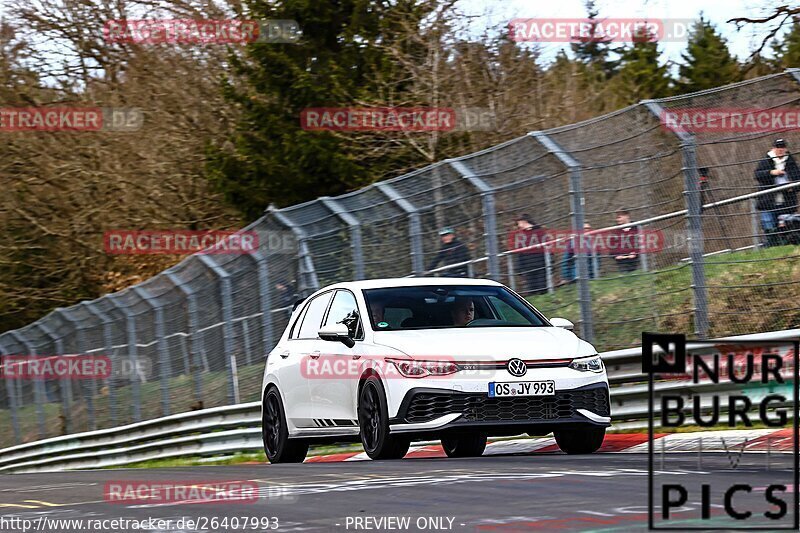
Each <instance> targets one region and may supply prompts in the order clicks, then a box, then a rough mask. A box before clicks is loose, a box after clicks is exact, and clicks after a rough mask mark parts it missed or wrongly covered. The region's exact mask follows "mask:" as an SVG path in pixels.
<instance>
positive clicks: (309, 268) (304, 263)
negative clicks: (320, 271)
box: [267, 205, 319, 292]
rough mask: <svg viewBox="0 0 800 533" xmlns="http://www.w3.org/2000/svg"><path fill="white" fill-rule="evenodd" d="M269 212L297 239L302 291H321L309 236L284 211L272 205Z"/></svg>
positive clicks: (268, 209)
mask: <svg viewBox="0 0 800 533" xmlns="http://www.w3.org/2000/svg"><path fill="white" fill-rule="evenodd" d="M267 211H268V212H269V213H271V214H272V216H274V217H275V218H276V219H277V220H278V222H280V223H281V224H283V225H284V226H286V227H287V228H289V230H290V231H291V232H292V233H294V236H295V238H296V239H297V246H298V248H299V260H300V268H299V269H298V271H299V272H300V280H299V281H300V289H301V290H304V291H305V290H307V291H309V292H314V291H316V290H317V289H319V280H318V279H317V270H316V268H314V261H313V260H312V258H311V251H310V250H309V249H308V235H307V234H306V232H305V230H304V229H303V228H301V227H300V225H299V224H296V223H295V222H294V221H293V220H292V219H291V218H289V217H288V216H287V215H286V213H284V212H283V210H281V209H278V208H277V207H275V206H274V205H270V206H269V207H268V208H267Z"/></svg>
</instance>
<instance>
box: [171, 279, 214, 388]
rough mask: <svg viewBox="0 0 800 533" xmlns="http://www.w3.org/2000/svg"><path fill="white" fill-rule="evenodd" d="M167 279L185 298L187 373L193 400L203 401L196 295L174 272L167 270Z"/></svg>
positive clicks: (203, 348) (201, 341) (201, 340)
mask: <svg viewBox="0 0 800 533" xmlns="http://www.w3.org/2000/svg"><path fill="white" fill-rule="evenodd" d="M165 273H166V275H167V278H169V280H170V281H171V282H172V284H173V285H175V286H176V287H177V288H178V290H179V291H181V293H183V295H184V296H185V297H186V309H187V314H188V315H189V324H188V327H189V359H190V361H189V372H190V374H191V376H192V387H193V390H194V399H195V400H196V401H202V400H203V378H202V375H201V372H200V369H201V368H202V367H203V365H202V361H201V354H202V353H203V352H204V350H205V346H204V345H203V343H204V339H203V332H202V331H199V330H200V315H199V313H200V310H199V309H198V307H197V294H196V293H195V290H194V289H193V288H192V287H191V286H190V285H189V284H187V283H184V282H183V280H182V279H181V278H179V277H178V276H177V275H176V274H175V273H174V272H171V271H169V270H167V271H166V272H165Z"/></svg>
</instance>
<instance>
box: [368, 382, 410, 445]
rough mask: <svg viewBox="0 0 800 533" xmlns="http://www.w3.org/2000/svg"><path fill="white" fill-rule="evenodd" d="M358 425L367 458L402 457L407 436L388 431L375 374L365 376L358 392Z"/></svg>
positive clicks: (384, 407)
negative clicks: (403, 436) (399, 435)
mask: <svg viewBox="0 0 800 533" xmlns="http://www.w3.org/2000/svg"><path fill="white" fill-rule="evenodd" d="M358 426H359V428H360V429H361V444H363V445H364V451H365V452H367V455H368V456H369V457H370V459H402V458H403V456H404V455H405V454H406V453H407V452H408V447H409V445H410V444H411V441H410V440H409V439H404V438H402V437H398V436H396V435H390V434H389V412H388V409H387V407H386V394H385V393H384V389H383V385H382V384H381V382H380V380H379V379H378V378H377V377H375V376H370V377H368V378H367V380H366V381H365V382H364V385H363V386H362V387H361V392H360V393H359V395H358Z"/></svg>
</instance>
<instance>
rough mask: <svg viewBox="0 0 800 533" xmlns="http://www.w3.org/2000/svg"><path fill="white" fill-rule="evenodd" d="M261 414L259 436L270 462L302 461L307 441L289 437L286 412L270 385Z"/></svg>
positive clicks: (275, 391)
mask: <svg viewBox="0 0 800 533" xmlns="http://www.w3.org/2000/svg"><path fill="white" fill-rule="evenodd" d="M262 411H263V412H262V415H261V438H262V439H263V441H264V453H265V454H266V455H267V459H268V460H269V462H270V463H272V464H277V463H302V462H303V461H305V459H306V454H308V441H305V440H302V439H290V438H289V428H288V427H287V425H286V412H285V411H284V409H283V402H282V401H281V395H280V394H279V393H278V389H276V388H275V387H270V388H269V390H268V391H267V394H265V395H264V404H263V409H262Z"/></svg>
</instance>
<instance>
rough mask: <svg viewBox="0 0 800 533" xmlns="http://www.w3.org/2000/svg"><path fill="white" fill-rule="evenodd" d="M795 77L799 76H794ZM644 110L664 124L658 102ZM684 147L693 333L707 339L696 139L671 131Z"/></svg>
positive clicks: (701, 201) (689, 135) (690, 135)
mask: <svg viewBox="0 0 800 533" xmlns="http://www.w3.org/2000/svg"><path fill="white" fill-rule="evenodd" d="M795 76H796V75H795ZM642 103H643V104H644V106H645V107H646V108H647V109H648V111H650V113H651V114H652V115H654V116H655V118H656V120H658V121H661V119H662V116H663V113H664V108H663V107H662V106H661V104H660V103H658V102H657V101H655V100H645V101H643V102H642ZM672 133H673V134H674V135H675V137H677V138H678V140H679V141H680V143H681V154H682V156H683V185H684V195H685V202H686V223H687V226H688V229H689V259H690V261H691V264H692V294H693V298H694V332H695V335H697V337H699V338H701V339H705V338H706V336H707V335H708V299H707V297H706V274H705V259H704V258H703V248H704V245H703V220H702V218H701V213H702V210H703V197H702V191H701V189H700V179H699V176H698V174H697V157H696V155H695V144H696V143H695V138H694V135H692V134H691V133H688V132H685V131H682V130H680V129H675V128H673V129H672Z"/></svg>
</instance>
